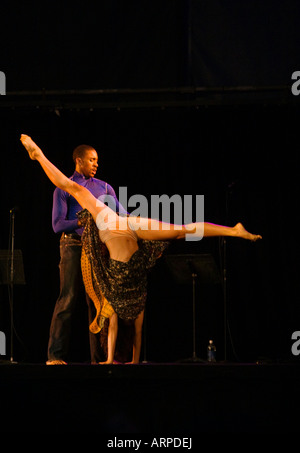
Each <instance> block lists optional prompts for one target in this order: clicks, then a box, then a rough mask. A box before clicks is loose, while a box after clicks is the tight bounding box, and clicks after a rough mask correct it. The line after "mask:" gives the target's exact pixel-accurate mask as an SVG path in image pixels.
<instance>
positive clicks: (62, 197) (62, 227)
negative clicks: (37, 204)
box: [52, 189, 78, 233]
mask: <svg viewBox="0 0 300 453" xmlns="http://www.w3.org/2000/svg"><path fill="white" fill-rule="evenodd" d="M68 196H69V195H68V194H67V193H66V192H64V191H62V190H60V189H58V190H55V191H54V193H53V209H52V228H53V230H54V232H55V233H62V232H66V233H68V232H70V231H74V230H76V229H77V228H78V221H77V219H74V220H68V219H66V217H67V213H68V203H67V197H68Z"/></svg>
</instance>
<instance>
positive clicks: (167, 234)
mask: <svg viewBox="0 0 300 453" xmlns="http://www.w3.org/2000/svg"><path fill="white" fill-rule="evenodd" d="M130 226H131V228H132V229H134V230H135V231H136V234H137V236H138V238H139V239H148V240H157V241H167V240H172V239H183V238H185V237H186V235H190V237H192V236H193V234H194V235H195V237H199V239H201V238H202V237H213V236H232V237H239V238H243V239H248V240H251V241H256V240H257V239H261V236H260V235H257V234H252V233H249V232H248V231H247V230H246V229H245V228H244V227H243V225H242V224H241V223H237V224H236V225H235V226H234V227H228V226H223V225H216V224H214V223H208V222H197V223H190V224H187V225H173V224H170V223H166V222H160V221H158V220H154V219H142V218H139V217H132V218H130Z"/></svg>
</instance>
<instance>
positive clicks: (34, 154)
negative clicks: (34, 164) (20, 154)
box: [20, 134, 42, 160]
mask: <svg viewBox="0 0 300 453" xmlns="http://www.w3.org/2000/svg"><path fill="white" fill-rule="evenodd" d="M20 140H21V142H22V145H23V146H24V148H25V149H26V151H28V154H29V157H30V159H32V160H36V159H37V158H38V156H39V155H40V154H41V153H42V151H41V150H40V148H39V147H38V146H37V144H36V143H34V141H33V140H32V139H31V137H29V135H25V134H21V138H20Z"/></svg>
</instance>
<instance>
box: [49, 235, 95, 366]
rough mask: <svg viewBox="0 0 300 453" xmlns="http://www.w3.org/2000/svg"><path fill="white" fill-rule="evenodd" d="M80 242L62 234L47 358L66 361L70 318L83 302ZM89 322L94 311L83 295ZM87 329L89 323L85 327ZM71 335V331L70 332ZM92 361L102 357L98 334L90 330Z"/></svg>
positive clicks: (69, 337)
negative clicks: (58, 279) (56, 295)
mask: <svg viewBox="0 0 300 453" xmlns="http://www.w3.org/2000/svg"><path fill="white" fill-rule="evenodd" d="M80 258H81V241H80V240H78V239H73V238H68V237H63V236H62V238H61V240H60V263H59V273H60V294H59V297H58V299H57V301H56V304H55V308H54V312H53V316H52V321H51V326H50V335H49V342H48V360H65V361H66V360H68V353H69V349H70V339H71V330H72V324H73V323H72V321H73V320H72V317H73V315H74V313H75V312H76V309H77V307H78V304H80V303H83V299H84V294H85V292H84V290H83V281H82V274H81V265H80ZM85 298H86V302H87V305H88V321H89V324H90V323H91V321H92V320H93V319H94V317H95V314H96V311H95V307H94V304H93V302H92V300H91V299H90V298H89V297H88V295H87V294H86V295H85ZM86 328H87V329H88V325H87V326H86ZM72 333H73V335H74V332H72ZM89 343H90V354H91V362H99V361H100V360H101V358H102V354H101V348H100V342H99V337H98V336H97V335H95V334H93V333H91V332H89Z"/></svg>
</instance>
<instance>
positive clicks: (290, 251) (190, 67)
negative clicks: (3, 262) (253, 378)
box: [0, 1, 300, 362]
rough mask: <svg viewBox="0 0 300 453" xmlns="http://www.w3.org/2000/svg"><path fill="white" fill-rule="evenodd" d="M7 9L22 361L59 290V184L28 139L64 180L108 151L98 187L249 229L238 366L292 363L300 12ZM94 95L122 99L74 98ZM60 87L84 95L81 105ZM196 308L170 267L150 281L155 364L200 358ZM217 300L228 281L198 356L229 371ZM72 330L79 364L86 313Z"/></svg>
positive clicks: (9, 161) (191, 249) (8, 195)
mask: <svg viewBox="0 0 300 453" xmlns="http://www.w3.org/2000/svg"><path fill="white" fill-rule="evenodd" d="M1 9H2V13H1V14H2V21H4V22H5V24H4V27H3V28H2V32H1V33H2V37H1V42H2V46H1V47H2V50H1V60H0V62H1V63H0V65H1V67H0V70H2V71H4V72H5V74H6V84H7V95H6V96H5V97H4V96H2V97H1V99H0V102H1V103H2V105H1V108H0V118H1V148H0V149H1V194H2V196H1V202H2V215H1V239H0V240H1V244H0V248H1V249H7V247H8V236H9V210H10V209H11V208H12V207H13V206H18V207H19V210H18V211H17V213H16V219H15V227H16V229H15V234H16V237H15V247H16V248H18V249H21V250H22V252H23V259H24V269H25V276H26V282H27V284H26V286H20V287H16V288H15V298H14V299H15V307H14V309H15V310H14V311H15V327H16V330H17V332H18V335H19V337H20V339H21V340H22V341H21V342H20V341H16V346H15V348H16V356H17V357H16V358H17V359H18V360H25V361H32V362H43V361H44V360H45V358H46V349H47V341H48V331H49V325H50V320H51V316H52V312H53V308H54V304H55V301H56V298H57V295H58V291H59V280H58V268H57V265H58V261H59V248H58V242H59V236H57V235H55V234H54V233H53V231H52V227H51V208H52V194H53V186H52V185H51V183H50V182H49V181H48V180H47V179H46V177H45V176H44V174H43V173H42V171H41V170H40V168H39V167H38V165H37V164H36V163H35V162H31V161H30V160H29V159H28V157H27V155H26V153H25V151H24V149H23V148H22V146H21V145H20V142H19V137H20V134H21V133H26V134H29V135H31V136H32V138H33V139H34V140H35V141H36V142H37V143H38V144H39V145H40V146H41V148H42V149H43V150H44V152H45V153H46V155H47V156H48V157H49V158H50V160H51V161H52V162H53V163H55V164H56V165H57V166H58V167H59V168H60V169H61V170H62V171H63V172H64V173H65V174H67V175H71V174H72V172H73V162H72V159H71V153H72V150H73V148H74V147H75V146H77V145H78V144H81V143H88V144H91V145H92V146H94V147H95V148H96V150H97V151H98V154H99V164H100V165H99V170H98V174H97V176H98V177H99V178H100V179H103V180H105V181H107V182H109V183H110V184H111V185H112V186H113V187H114V188H115V190H116V192H117V195H118V187H119V186H127V188H128V196H130V195H133V194H136V193H139V194H143V195H145V196H146V197H147V198H148V199H149V200H150V197H151V194H159V195H161V194H164V193H166V194H168V195H170V196H171V195H173V194H177V193H178V194H180V195H184V194H194V195H196V194H204V196H205V218H206V220H207V221H210V222H214V223H219V224H224V223H225V224H229V225H233V224H234V223H236V222H237V221H242V222H243V223H244V224H245V226H246V227H247V229H249V231H252V232H254V233H260V234H262V236H263V241H261V242H259V243H256V244H251V243H248V242H246V241H243V240H233V239H228V241H227V246H226V251H227V259H226V264H227V277H228V279H227V290H228V291H227V314H228V325H229V328H230V335H229V334H228V337H230V338H228V345H229V347H228V358H229V359H230V360H235V361H256V360H258V359H259V358H264V359H270V360H275V361H278V360H288V361H291V360H297V358H295V357H293V356H292V354H291V343H292V342H291V335H292V333H293V332H294V331H295V330H300V329H299V278H298V272H297V271H298V243H299V240H298V234H299V232H298V220H297V219H298V186H299V184H298V170H299V153H298V143H297V139H298V118H299V107H298V102H297V97H296V96H293V95H292V93H291V90H290V87H291V85H292V81H291V76H292V73H293V72H294V71H296V70H299V68H300V62H299V34H298V33H297V27H298V23H299V7H298V6H297V2H292V1H288V2H284V3H282V2H276V1H275V2H263V4H262V3H261V2H256V1H255V2H250V3H248V4H244V3H241V2H235V1H234V2H229V1H213V2H211V1H202V2H200V1H199V2H198V1H190V2H180V1H163V2H149V1H142V2H141V1H140V2H136V1H132V2H121V1H119V2H117V1H110V2H101V4H100V6H99V4H98V2H85V3H82V2H76V1H74V2H73V3H72V6H66V4H60V5H59V6H58V5H56V4H55V3H53V2H43V4H35V5H34V4H29V5H28V4H25V3H23V2H9V3H8V2H4V3H3V6H1ZM182 87H185V88H188V87H193V90H191V92H190V93H191V95H187V96H185V97H184V102H179V103H178V102H175V101H178V97H176V96H178V93H182V92H181V91H180V88H182ZM241 87H242V89H241ZM195 88H198V89H199V90H198V95H197V96H196V95H195ZM226 88H227V89H228V90H229V91H230V92H231V93H234V96H231V97H229V98H228V96H227V94H226ZM88 89H91V90H108V89H110V90H112V89H114V90H116V93H117V94H116V95H115V96H112V95H111V96H110V97H109V98H105V97H102V95H101V94H99V92H98V93H97V94H95V96H94V97H93V96H91V95H88V96H87V95H86V94H85V92H83V94H81V95H80V96H79V95H78V90H88ZM124 89H126V90H129V91H128V92H127V97H126V99H125V100H124V98H122V99H121V97H122V91H119V92H118V90H124ZM137 89H140V90H141V89H151V90H152V89H153V94H152V95H151V93H150V95H149V93H148V94H147V97H146V96H145V93H143V92H140V95H139V99H138V102H137V101H136V97H135V96H136V91H135V90H137ZM209 89H212V90H214V89H216V90H215V91H214V92H213V94H211V92H210V91H208V90H209ZM43 90H44V91H43ZM51 90H55V98H53V97H51V96H50V95H49V93H50V91H51ZM65 90H74V91H73V92H72V94H71V101H70V98H68V99H67V100H66V92H65ZM159 90H162V91H161V92H160V91H159ZM168 90H174V91H169V92H168V96H167V95H166V92H167V91H168ZM201 90H202V91H201ZM224 90H225V91H224ZM199 92H200V95H199ZM123 93H124V92H123ZM157 93H160V95H159V101H157V102H155V104H152V103H151V100H152V99H157V98H155V96H156V95H157ZM170 93H171V94H170ZM201 93H202V95H201ZM69 94H70V93H69ZM175 94H176V96H175ZM257 94H259V96H258V95H257ZM99 96H100V98H99ZM180 96H181V95H180ZM96 99H100V100H101V105H99V104H97V103H95V102H96V101H95V100H96ZM107 99H108V101H107ZM120 99H121V100H120ZM180 99H181V100H182V98H180ZM223 251H224V249H223V245H222V242H221V241H220V240H219V239H218V238H212V239H205V240H203V241H200V242H198V243H186V242H180V243H179V242H176V243H174V244H172V245H171V247H170V249H169V250H168V253H211V254H212V255H213V256H214V259H215V261H216V264H217V266H218V267H219V268H220V271H221V267H222V266H221V259H220V258H221V257H222V256H223ZM0 294H1V302H0V313H1V321H0V330H2V331H4V332H5V333H6V334H7V337H9V322H8V318H9V316H8V297H7V288H6V287H5V286H2V287H1V289H0ZM191 301H192V299H191V288H189V287H181V286H180V285H178V284H177V283H176V282H174V280H172V277H171V275H170V274H169V271H168V268H167V266H166V263H165V260H164V259H162V260H161V261H160V262H159V263H158V264H157V267H156V268H155V269H154V270H153V272H152V273H151V275H150V277H149V295H148V305H147V314H146V315H147V318H146V339H147V342H146V345H147V359H148V360H151V361H162V362H168V361H174V360H179V359H181V358H184V357H188V356H190V355H191V353H192V329H191V327H192V318H191V316H192V311H191ZM223 303H224V298H223V292H222V285H221V284H218V285H214V286H212V285H200V286H199V287H198V288H197V350H198V354H199V355H200V356H205V348H206V345H207V343H208V340H209V338H210V337H211V336H212V337H213V338H214V340H215V342H216V345H217V349H218V358H219V359H222V358H224V353H223V351H224V326H223V317H224V316H223V315H224V313H223ZM75 321H76V327H75V328H74V339H73V349H74V351H73V353H74V360H88V344H87V327H86V326H87V320H86V312H85V306H84V303H83V305H82V307H81V308H80V309H79V313H78V316H77V320H75ZM7 339H8V338H7ZM230 340H232V341H230ZM142 355H143V354H142ZM142 358H143V357H142Z"/></svg>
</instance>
